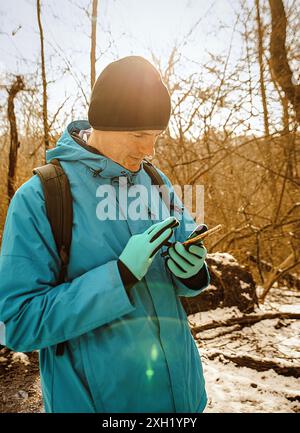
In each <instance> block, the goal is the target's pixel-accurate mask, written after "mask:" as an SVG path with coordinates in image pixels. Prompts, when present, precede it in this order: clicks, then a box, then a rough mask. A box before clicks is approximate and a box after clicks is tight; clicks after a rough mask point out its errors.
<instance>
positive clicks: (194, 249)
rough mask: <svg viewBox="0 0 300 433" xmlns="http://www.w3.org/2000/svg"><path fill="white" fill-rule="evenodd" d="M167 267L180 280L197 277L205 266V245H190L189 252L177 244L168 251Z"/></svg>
mask: <svg viewBox="0 0 300 433" xmlns="http://www.w3.org/2000/svg"><path fill="white" fill-rule="evenodd" d="M168 254H169V256H170V257H169V258H168V259H167V266H168V268H169V269H170V271H171V272H172V273H173V274H174V275H175V276H176V277H179V278H190V277H192V276H193V275H196V274H197V273H198V272H199V271H200V269H201V268H202V266H203V264H204V260H205V257H206V254H207V250H206V248H205V246H204V245H202V244H201V245H190V247H189V248H188V250H187V249H186V248H185V247H184V246H183V245H182V244H181V243H180V242H176V243H175V244H174V245H173V246H172V247H170V248H169V249H168Z"/></svg>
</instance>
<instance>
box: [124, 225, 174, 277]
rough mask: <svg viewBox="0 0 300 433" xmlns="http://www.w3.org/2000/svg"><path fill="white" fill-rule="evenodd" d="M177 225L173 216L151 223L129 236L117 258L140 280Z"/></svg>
mask: <svg viewBox="0 0 300 433" xmlns="http://www.w3.org/2000/svg"><path fill="white" fill-rule="evenodd" d="M178 225H179V221H178V220H177V219H176V218H175V217H169V218H167V219H165V220H164V221H161V222H158V223H156V224H153V225H152V226H151V227H149V228H148V229H147V230H146V231H145V232H144V233H140V234H138V235H133V236H131V238H130V239H129V241H128V242H127V245H126V247H125V248H124V250H123V251H122V253H121V255H120V257H119V260H120V261H121V262H122V263H123V264H124V265H125V266H126V267H127V268H128V269H129V270H130V272H131V273H132V274H133V275H134V276H135V277H136V278H137V279H138V280H141V279H142V278H143V277H144V275H146V273H147V271H148V268H149V266H150V265H151V263H152V261H153V259H154V257H155V254H156V253H157V251H158V250H159V249H160V248H161V246H162V245H163V244H164V243H165V242H166V241H167V240H168V239H169V238H170V237H171V236H172V233H173V230H172V228H174V227H176V226H178Z"/></svg>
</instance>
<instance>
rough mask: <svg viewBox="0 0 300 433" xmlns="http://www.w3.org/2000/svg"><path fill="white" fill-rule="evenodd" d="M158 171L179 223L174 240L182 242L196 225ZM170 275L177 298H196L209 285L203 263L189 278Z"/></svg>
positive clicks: (206, 267)
mask: <svg viewBox="0 0 300 433" xmlns="http://www.w3.org/2000/svg"><path fill="white" fill-rule="evenodd" d="M158 171H159V173H160V174H161V176H162V177H163V179H164V180H165V183H166V185H167V186H168V187H169V189H170V203H171V205H172V206H173V207H174V211H173V212H172V210H171V215H174V216H175V217H177V218H178V220H179V221H180V226H179V227H178V228H177V229H176V230H175V232H174V233H175V240H176V241H179V242H184V241H185V240H186V239H187V238H188V236H189V235H190V234H191V233H192V231H193V230H194V228H196V227H197V224H196V223H195V221H194V220H193V218H192V216H191V214H190V212H189V211H188V209H187V208H186V207H184V206H183V203H182V201H181V200H180V199H179V197H178V195H177V194H176V192H175V191H174V188H173V186H172V183H171V181H170V180H169V178H168V177H167V176H166V175H165V174H164V173H163V172H162V171H161V170H158ZM170 274H171V278H172V280H173V283H174V288H175V291H176V294H177V295H178V296H185V297H190V296H197V295H199V293H201V292H202V290H204V289H205V288H206V287H208V286H209V284H210V273H209V270H208V266H207V263H206V262H204V265H203V267H202V268H201V269H200V271H199V272H198V273H197V274H196V275H194V276H193V277H191V278H188V279H183V278H178V277H176V276H175V275H174V274H173V273H172V272H171V271H170Z"/></svg>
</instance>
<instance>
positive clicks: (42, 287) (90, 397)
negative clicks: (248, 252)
mask: <svg viewBox="0 0 300 433" xmlns="http://www.w3.org/2000/svg"><path fill="white" fill-rule="evenodd" d="M89 127H90V125H89V124H88V122H87V121H76V122H72V123H71V124H70V125H69V126H68V128H67V129H66V130H65V132H64V133H63V135H62V136H61V138H60V139H59V141H58V142H57V146H56V147H55V148H53V149H51V150H49V151H47V155H46V159H47V162H49V161H51V159H54V158H58V159H59V160H60V161H61V164H62V166H63V168H64V170H65V172H66V173H67V175H68V178H69V181H70V186H71V191H72V196H73V212H74V216H73V234H72V245H71V254H70V263H69V267H68V280H67V282H65V283H63V284H59V285H57V284H56V281H57V279H58V276H59V270H60V260H59V256H58V252H57V250H56V246H55V241H54V238H53V235H52V232H51V227H50V224H49V222H48V219H47V216H46V210H45V201H44V196H43V191H42V185H41V183H40V180H39V178H38V176H37V175H34V176H33V177H31V178H30V179H29V180H28V181H27V182H26V183H24V184H23V185H22V186H21V187H20V188H19V189H18V190H17V191H16V193H15V195H14V197H13V199H12V201H11V203H10V206H9V209H8V214H7V219H6V223H5V228H4V233H3V240H2V248H1V258H0V343H1V344H3V345H6V346H7V347H9V348H10V349H12V350H15V351H20V352H31V351H34V350H38V351H39V361H40V374H41V386H42V394H43V401H44V406H45V411H46V412H99V413H100V412H105V413H108V412H125V413H129V412H133V413H138V412H145V413H147V412H171V413H174V412H176V413H178V412H187V413H189V412H191V413H196V412H202V411H203V409H204V408H205V406H206V403H207V396H206V391H205V381H204V377H203V371H202V364H201V359H200V357H199V352H198V349H197V347H196V344H195V341H194V339H193V337H192V335H191V331H190V329H189V326H188V322H187V316H186V313H185V311H184V309H183V307H182V304H181V301H180V297H181V296H196V295H198V294H199V293H200V292H201V291H202V290H203V289H204V288H205V287H207V286H208V285H209V282H210V276H209V272H208V269H207V265H206V263H205V264H204V266H205V271H206V281H205V284H204V285H203V283H202V284H201V285H202V287H199V288H198V289H196V290H195V289H190V288H188V287H187V286H186V285H185V284H184V283H183V282H182V281H180V280H179V279H177V278H176V277H175V276H174V275H173V274H171V272H170V271H169V269H168V268H167V266H166V264H165V259H164V258H163V257H162V256H161V254H160V253H161V250H160V251H159V252H158V253H157V254H156V256H155V258H154V260H153V262H152V264H151V266H150V268H149V270H148V272H147V274H146V276H145V277H144V278H143V279H142V280H141V281H139V282H138V283H136V284H135V285H134V286H133V287H132V288H131V290H130V292H129V293H128V292H127V291H126V290H125V288H124V285H123V282H122V279H121V276H120V274H119V271H118V267H117V260H118V258H119V256H120V254H121V252H122V251H123V249H124V247H125V246H126V244H127V242H128V240H129V238H130V237H131V236H132V235H133V234H138V233H142V232H144V231H145V230H146V229H147V228H148V227H150V226H151V225H152V224H154V223H156V222H158V221H159V220H161V221H162V220H163V219H165V217H167V216H170V213H169V214H167V215H165V216H164V217H163V216H161V217H160V218H158V219H154V220H152V221H151V219H150V218H149V219H130V218H127V219H125V218H124V219H121V218H119V219H116V220H112V219H106V220H101V219H99V212H98V211H99V207H98V206H101V197H100V196H99V186H100V185H107V186H110V187H112V188H113V190H114V191H116V197H118V196H119V193H120V191H119V188H121V186H120V182H119V179H120V178H121V179H125V178H126V179H127V181H128V184H129V185H131V186H132V185H136V184H142V185H145V186H146V188H147V190H149V191H150V187H151V179H150V177H149V176H148V175H147V174H146V172H145V171H144V169H143V164H141V166H140V169H139V170H138V171H137V172H131V171H129V170H127V169H125V168H124V167H122V166H121V165H119V164H117V163H116V162H114V161H112V160H111V159H109V158H107V157H105V156H104V155H98V154H96V153H93V152H90V151H89V150H87V149H86V148H84V147H83V146H81V145H80V144H78V143H77V142H76V141H75V140H74V139H73V138H72V137H71V133H72V132H73V131H75V130H82V129H88V128H89ZM160 174H161V175H162V177H163V178H164V180H165V182H166V184H167V186H168V189H169V190H170V193H171V197H172V200H173V202H174V203H175V204H176V203H177V204H178V206H177V207H175V211H174V215H175V216H177V217H178V219H179V221H180V226H179V227H178V228H176V229H175V230H174V232H173V235H172V237H171V238H170V239H169V240H170V241H175V240H178V241H184V240H185V239H186V238H187V237H188V235H189V234H190V233H191V232H192V229H191V226H193V227H195V226H196V224H195V222H194V221H193V219H192V217H191V215H190V214H189V212H188V211H187V210H186V209H185V208H183V213H182V215H181V216H180V215H179V212H180V206H181V205H182V204H181V202H180V200H179V198H178V196H177V195H176V194H175V193H174V190H173V189H172V185H171V183H170V181H169V179H168V178H167V177H166V176H165V175H164V174H163V173H162V172H161V171H160ZM128 195H129V194H128ZM102 199H103V198H102ZM128 200H129V202H130V198H129V197H128ZM131 200H133V198H131ZM114 203H117V202H114ZM129 204H130V203H128V206H129ZM158 205H160V206H162V207H163V205H162V204H161V203H158ZM113 206H114V204H112V209H113ZM151 209H152V207H151ZM166 209H167V208H165V211H166ZM154 213H155V212H154ZM177 213H178V215H177ZM151 215H152V217H153V213H152V214H151ZM187 227H189V229H187ZM164 248H166V247H163V248H162V251H163V249H164ZM65 341H67V344H66V346H65V352H64V355H63V356H56V355H55V349H56V345H57V344H58V343H60V342H65Z"/></svg>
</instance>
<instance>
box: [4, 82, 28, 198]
mask: <svg viewBox="0 0 300 433" xmlns="http://www.w3.org/2000/svg"><path fill="white" fill-rule="evenodd" d="M24 87H25V85H24V81H23V78H22V77H21V76H20V75H17V76H16V79H15V81H14V83H13V84H12V86H11V87H10V88H9V89H7V92H8V105H7V117H8V121H9V124H10V149H9V163H8V179H7V195H8V200H9V201H10V200H11V199H12V197H13V195H14V193H15V174H16V165H17V156H18V148H19V146H20V143H19V138H18V129H17V123H16V115H15V104H14V99H15V97H16V96H17V94H18V93H19V92H20V91H21V90H24Z"/></svg>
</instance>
